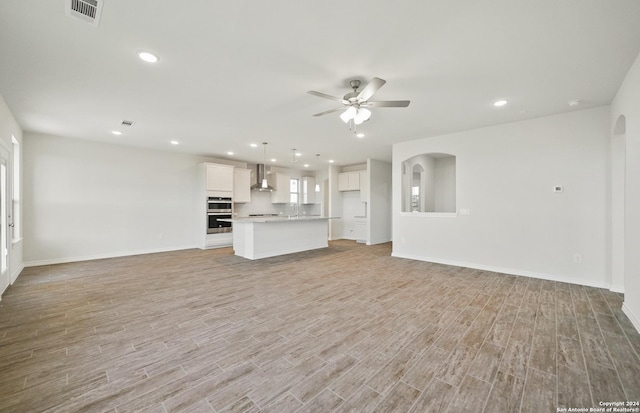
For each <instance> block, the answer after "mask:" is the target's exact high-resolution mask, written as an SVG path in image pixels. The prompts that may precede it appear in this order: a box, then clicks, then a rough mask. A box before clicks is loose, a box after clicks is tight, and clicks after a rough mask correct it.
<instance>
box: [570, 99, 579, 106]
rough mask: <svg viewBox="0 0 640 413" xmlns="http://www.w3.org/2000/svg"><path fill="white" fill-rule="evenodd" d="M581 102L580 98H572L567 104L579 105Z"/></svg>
mask: <svg viewBox="0 0 640 413" xmlns="http://www.w3.org/2000/svg"><path fill="white" fill-rule="evenodd" d="M581 103H582V102H580V101H579V100H570V101H568V102H567V104H569V106H578V105H579V104H581Z"/></svg>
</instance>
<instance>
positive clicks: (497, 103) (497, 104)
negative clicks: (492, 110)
mask: <svg viewBox="0 0 640 413" xmlns="http://www.w3.org/2000/svg"><path fill="white" fill-rule="evenodd" d="M507 103H509V101H508V100H504V99H502V100H496V101H495V102H493V106H495V107H498V108H499V107H500V106H504V105H506V104H507Z"/></svg>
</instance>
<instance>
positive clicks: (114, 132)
mask: <svg viewBox="0 0 640 413" xmlns="http://www.w3.org/2000/svg"><path fill="white" fill-rule="evenodd" d="M111 133H113V134H114V135H118V136H119V135H122V132H120V131H119V130H112V131H111Z"/></svg>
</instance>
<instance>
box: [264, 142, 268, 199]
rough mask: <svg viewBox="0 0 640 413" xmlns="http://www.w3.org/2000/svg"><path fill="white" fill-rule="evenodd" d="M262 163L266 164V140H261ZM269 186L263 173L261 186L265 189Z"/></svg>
mask: <svg viewBox="0 0 640 413" xmlns="http://www.w3.org/2000/svg"><path fill="white" fill-rule="evenodd" d="M262 164H263V165H266V164H267V142H262ZM268 187H269V183H268V182H267V175H266V174H265V175H264V177H263V178H262V188H264V189H267V188H268Z"/></svg>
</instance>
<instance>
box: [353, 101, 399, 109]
mask: <svg viewBox="0 0 640 413" xmlns="http://www.w3.org/2000/svg"><path fill="white" fill-rule="evenodd" d="M409 103H411V101H410V100H381V101H378V102H367V103H365V104H364V105H361V106H371V107H377V108H406V107H407V106H409Z"/></svg>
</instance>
